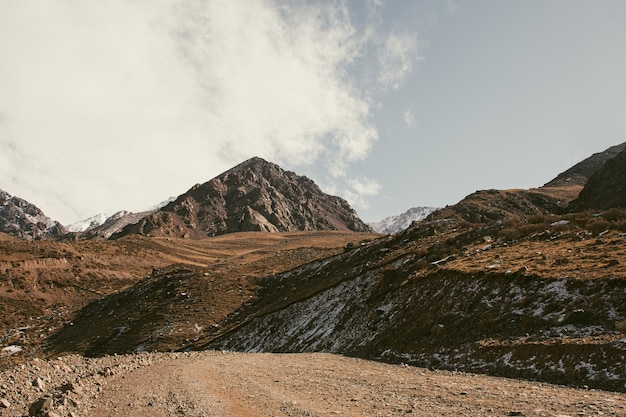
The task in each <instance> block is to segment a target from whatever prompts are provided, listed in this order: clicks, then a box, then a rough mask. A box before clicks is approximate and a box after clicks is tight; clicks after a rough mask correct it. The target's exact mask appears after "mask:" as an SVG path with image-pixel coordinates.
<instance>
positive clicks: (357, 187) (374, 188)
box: [344, 177, 382, 208]
mask: <svg viewBox="0 0 626 417" xmlns="http://www.w3.org/2000/svg"><path fill="white" fill-rule="evenodd" d="M347 184H348V185H349V188H347V189H345V190H344V194H345V196H346V200H348V201H349V202H351V204H354V205H357V206H360V207H362V208H368V207H369V206H368V198H371V197H374V196H376V195H378V193H379V192H380V190H381V188H382V187H381V185H380V184H379V183H378V182H377V181H375V180H373V179H371V178H365V177H359V178H352V179H350V180H348V181H347Z"/></svg>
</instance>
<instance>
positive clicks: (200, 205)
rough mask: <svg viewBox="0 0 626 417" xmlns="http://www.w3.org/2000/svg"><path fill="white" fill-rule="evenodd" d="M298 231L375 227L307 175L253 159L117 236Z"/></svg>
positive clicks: (359, 229) (200, 185)
mask: <svg viewBox="0 0 626 417" xmlns="http://www.w3.org/2000/svg"><path fill="white" fill-rule="evenodd" d="M298 230H352V231H358V232H361V231H371V229H370V227H369V226H367V225H366V224H365V223H363V221H361V219H359V217H358V216H357V214H356V212H355V211H354V210H352V209H351V208H350V206H349V205H348V203H347V202H346V201H345V200H343V199H341V198H339V197H334V196H330V195H328V194H324V193H323V192H322V191H321V190H320V188H319V187H318V186H317V185H316V184H315V183H314V182H313V181H311V180H310V179H308V178H306V177H302V176H298V175H296V174H294V173H293V172H288V171H284V170H282V169H281V168H280V167H279V166H278V165H275V164H272V163H270V162H267V161H265V160H263V159H261V158H252V159H250V160H247V161H245V162H243V163H241V164H239V165H237V166H236V167H234V168H232V169H231V170H229V171H226V172H225V173H223V174H221V175H220V176H218V177H216V178H214V179H212V180H211V181H209V182H206V183H204V184H198V185H196V186H194V187H193V188H191V189H190V190H189V191H187V192H186V193H185V194H183V195H181V196H180V197H178V198H177V199H176V200H175V201H173V202H172V203H170V204H168V205H167V206H165V207H163V208H162V209H161V210H159V211H157V212H155V213H153V214H151V215H150V216H147V217H145V218H144V219H142V220H141V221H140V222H139V223H137V224H135V225H130V226H127V227H126V228H124V229H123V230H122V231H121V232H120V233H119V234H117V235H115V236H114V237H119V236H124V235H128V234H141V235H146V236H174V237H187V238H202V237H207V236H216V235H221V234H225V233H232V232H243V231H266V232H290V231H298Z"/></svg>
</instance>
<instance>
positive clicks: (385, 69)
mask: <svg viewBox="0 0 626 417" xmlns="http://www.w3.org/2000/svg"><path fill="white" fill-rule="evenodd" d="M418 58H419V55H418V42H417V35H416V34H415V33H396V32H391V33H390V34H389V36H388V37H387V40H386V41H385V43H384V46H383V47H382V48H381V50H380V54H379V62H380V67H381V71H380V74H379V77H378V80H379V82H380V84H381V85H382V86H384V87H386V88H390V89H392V90H398V89H399V88H400V86H401V85H402V82H403V81H404V79H405V78H406V76H407V75H408V74H409V73H410V72H411V71H413V63H414V61H415V60H416V59H418Z"/></svg>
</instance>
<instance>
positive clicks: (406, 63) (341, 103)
mask: <svg viewBox="0 0 626 417" xmlns="http://www.w3.org/2000/svg"><path fill="white" fill-rule="evenodd" d="M379 6H380V5H379ZM351 19H352V17H351V16H350V13H349V10H348V9H347V7H346V6H345V5H344V4H343V3H335V2H328V3H321V4H316V5H315V6H312V5H310V4H309V3H308V2H305V1H302V2H298V1H295V2H289V3H285V2H278V1H277V2H272V1H257V2H243V1H242V2H239V1H227V0H210V1H205V2H199V1H192V0H189V1H178V2H172V1H154V2H153V1H141V0H140V1H124V0H112V1H107V2H96V1H94V2H90V1H84V2H73V1H69V0H54V1H49V2H37V1H34V0H33V1H28V0H24V1H20V2H2V3H0V56H2V60H0V91H2V92H3V93H2V95H0V114H2V115H3V117H2V118H1V119H0V150H1V151H2V155H0V162H1V163H2V166H1V167H0V175H1V178H0V188H3V189H6V190H7V191H9V192H11V193H12V194H14V195H18V196H20V197H23V198H26V199H28V200H30V201H32V202H33V203H35V204H38V205H40V206H41V208H42V209H44V211H45V212H46V213H47V214H48V215H50V216H51V217H54V218H57V219H59V220H61V221H65V222H70V221H75V220H78V219H79V218H81V217H87V216H89V215H92V214H94V213H95V212H98V211H114V210H117V209H122V208H124V209H131V210H138V209H141V208H143V207H145V206H150V205H152V204H153V203H155V202H157V201H158V200H159V199H164V198H167V197H169V196H170V195H171V194H174V193H179V192H184V191H185V190H186V189H187V188H188V187H190V186H191V185H192V184H194V183H196V182H201V181H206V180H208V179H210V178H211V177H212V176H214V175H217V174H219V173H220V172H222V171H223V170H224V169H227V168H229V167H230V166H232V165H234V164H235V163H237V162H240V161H241V160H242V159H244V158H248V157H251V156H254V155H258V156H261V157H264V158H267V159H269V160H272V161H274V162H277V163H279V164H281V165H283V166H286V167H288V168H290V169H294V168H295V167H297V166H300V165H306V164H324V165H325V166H326V168H325V169H326V172H328V173H329V175H330V176H331V177H332V178H333V181H338V182H340V183H345V182H346V181H348V179H349V168H350V165H351V163H353V162H355V161H358V160H362V159H364V158H366V157H367V156H368V154H369V152H370V151H371V148H372V145H373V144H374V142H375V141H376V140H377V139H378V133H377V131H376V128H375V126H374V125H373V122H372V120H371V119H372V114H371V113H372V110H371V109H372V106H373V105H374V104H375V102H374V99H373V96H372V90H371V87H369V86H368V80H367V79H365V77H363V78H360V76H359V74H356V73H355V72H354V71H353V70H354V68H355V67H358V66H361V64H362V60H363V59H365V58H366V55H367V54H368V53H370V51H371V50H372V48H380V47H381V46H382V45H381V44H379V43H378V41H376V39H379V38H380V37H383V38H384V37H385V34H384V33H377V32H376V31H379V28H373V27H365V28H360V29H357V28H356V27H355V25H354V24H353V22H352V20H351ZM374 34H376V35H377V36H374ZM414 46H415V37H414V36H411V35H402V36H401V35H397V34H392V35H390V36H389V37H388V38H387V41H386V43H385V44H384V51H385V52H384V57H381V62H380V66H379V67H377V71H380V76H377V78H376V79H379V80H381V82H383V83H384V84H385V85H387V86H388V87H389V88H397V87H398V86H399V85H400V84H401V82H402V78H403V77H404V76H406V74H407V73H408V72H409V71H410V70H411V65H412V64H411V60H412V59H414V58H415V53H414V52H415V51H414V49H415V48H414ZM383 58H384V59H383ZM355 74H356V75H355ZM361 75H362V74H361ZM341 188H342V189H343V188H345V187H343V186H342V187H341ZM355 194H358V192H355ZM359 195H360V194H359Z"/></svg>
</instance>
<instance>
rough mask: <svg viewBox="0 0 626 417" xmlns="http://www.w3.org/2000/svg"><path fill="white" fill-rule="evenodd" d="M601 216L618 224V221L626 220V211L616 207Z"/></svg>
mask: <svg viewBox="0 0 626 417" xmlns="http://www.w3.org/2000/svg"><path fill="white" fill-rule="evenodd" d="M600 216H601V217H603V218H604V219H606V220H609V221H612V222H616V221H618V220H626V209H623V208H618V207H615V208H612V209H608V210H607V211H605V212H603V213H602V214H601V215H600Z"/></svg>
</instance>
